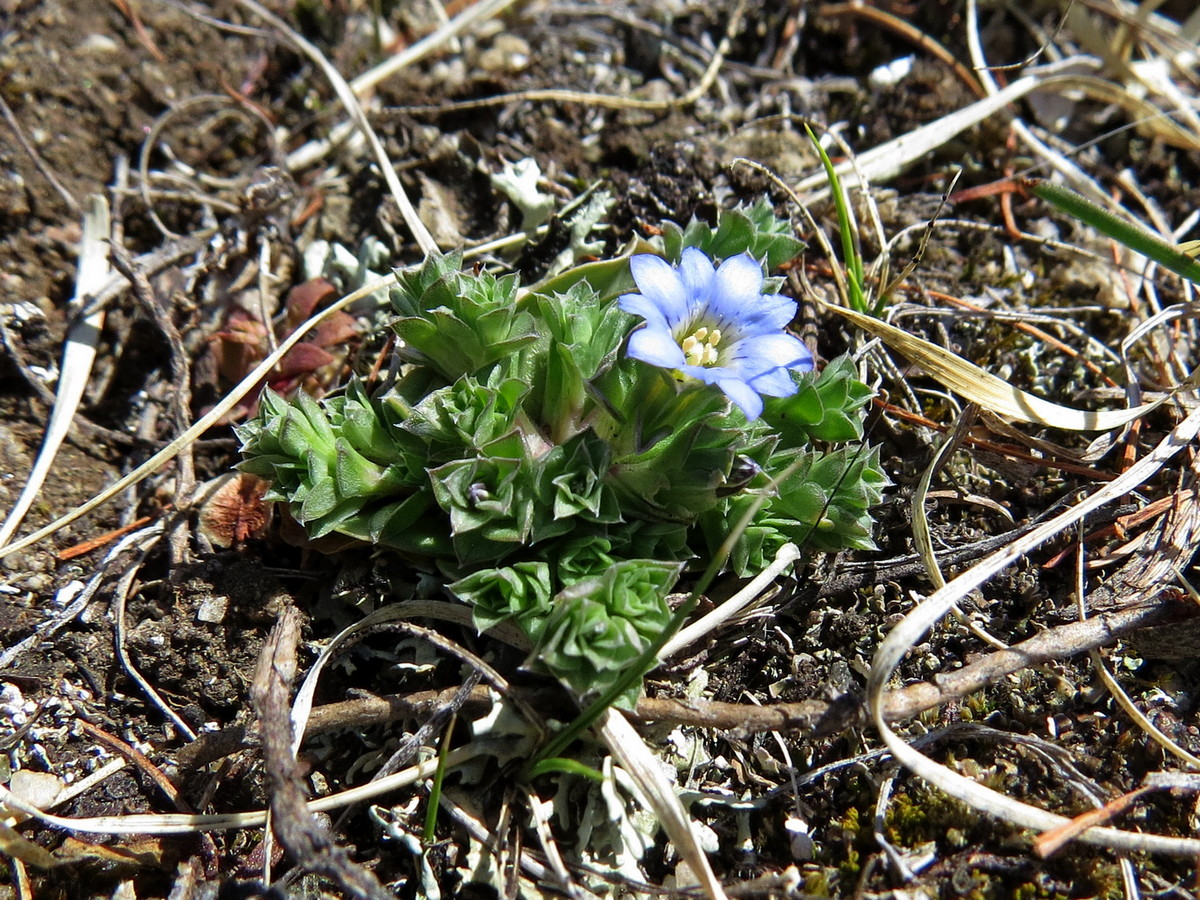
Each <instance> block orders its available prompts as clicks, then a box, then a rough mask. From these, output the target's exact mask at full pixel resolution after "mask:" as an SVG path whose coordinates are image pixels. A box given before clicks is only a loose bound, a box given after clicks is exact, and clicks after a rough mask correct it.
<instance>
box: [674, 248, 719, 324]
mask: <svg viewBox="0 0 1200 900" xmlns="http://www.w3.org/2000/svg"><path fill="white" fill-rule="evenodd" d="M714 274H715V270H714V269H713V264H712V260H710V259H709V258H708V255H707V254H705V253H703V252H701V251H700V250H697V249H696V248H695V247H687V248H685V249H684V251H683V255H682V256H681V257H680V259H679V279H680V280H681V281H682V282H683V288H684V290H685V291H687V295H688V300H689V303H688V306H689V311H690V312H692V313H695V312H696V311H697V310H698V309H700V308H701V307H704V306H707V305H708V303H709V298H710V297H711V296H712V290H713V277H714Z"/></svg>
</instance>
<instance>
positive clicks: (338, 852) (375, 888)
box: [250, 607, 392, 900]
mask: <svg viewBox="0 0 1200 900" xmlns="http://www.w3.org/2000/svg"><path fill="white" fill-rule="evenodd" d="M299 643H300V613H299V612H298V611H297V610H296V608H295V607H288V608H287V609H285V610H284V611H283V613H282V614H281V615H280V617H279V621H278V622H276V624H275V627H274V629H272V631H271V634H270V635H269V636H268V638H267V641H266V643H265V644H264V645H263V649H262V654H261V655H260V656H259V660H258V671H257V672H256V673H255V675H254V684H253V686H252V687H251V689H250V697H251V700H252V701H253V703H254V709H255V711H256V712H257V713H258V717H259V722H260V723H261V729H262V735H263V756H264V758H265V761H266V774H267V780H268V782H269V783H270V785H271V791H270V795H271V813H272V824H273V827H274V832H275V835H276V837H278V838H279V843H281V844H282V845H283V846H284V848H285V849H286V850H287V851H288V852H289V853H290V854H291V856H292V858H293V859H294V860H295V861H296V864H297V865H299V866H301V867H302V868H304V869H305V870H306V871H309V872H314V873H316V874H318V875H321V876H323V877H325V878H328V879H329V880H330V881H332V882H334V883H335V884H336V885H338V887H339V888H341V890H342V891H344V892H345V893H346V895H347V896H350V897H356V898H362V900H390V898H391V896H392V895H391V894H390V893H389V892H388V891H386V890H384V888H383V885H381V884H380V883H379V880H378V879H377V878H376V877H375V876H374V875H372V874H371V873H370V872H368V871H367V870H366V869H364V868H363V867H362V866H360V865H358V864H356V863H355V862H354V861H353V860H351V859H350V857H349V856H348V855H347V853H346V851H345V850H344V849H342V847H340V846H339V845H338V844H337V842H336V841H335V840H334V837H333V835H332V834H331V833H330V832H329V831H328V830H327V829H326V828H325V827H323V826H322V825H321V824H319V823H318V822H317V820H316V819H314V818H313V816H312V814H311V813H310V812H309V811H308V809H307V807H306V806H305V801H306V798H305V796H304V782H303V780H302V779H301V776H300V770H299V765H298V764H297V761H296V757H295V756H294V755H293V754H292V751H291V746H292V723H291V715H290V709H289V707H288V696H289V694H290V693H291V688H292V684H293V682H294V681H295V678H296V647H297V645H298V644H299Z"/></svg>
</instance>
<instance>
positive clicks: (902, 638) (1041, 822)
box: [867, 409, 1200, 857]
mask: <svg viewBox="0 0 1200 900" xmlns="http://www.w3.org/2000/svg"><path fill="white" fill-rule="evenodd" d="M1197 434H1200V409H1198V410H1195V411H1193V412H1192V413H1191V414H1190V415H1188V417H1187V418H1186V419H1184V420H1183V421H1182V422H1181V423H1180V424H1179V425H1178V426H1177V427H1176V428H1175V429H1174V430H1173V431H1172V432H1171V433H1170V434H1168V435H1167V436H1166V437H1165V438H1163V440H1162V442H1161V443H1159V445H1158V446H1157V447H1155V449H1154V450H1153V451H1152V452H1151V453H1150V454H1149V455H1147V456H1146V457H1144V458H1143V459H1141V460H1139V461H1138V462H1137V463H1135V464H1134V465H1133V466H1132V467H1131V468H1129V469H1128V470H1127V471H1126V472H1125V473H1124V474H1122V475H1121V476H1120V477H1119V478H1117V479H1116V480H1115V481H1112V482H1110V483H1108V484H1107V485H1105V486H1104V487H1103V488H1101V489H1099V490H1098V491H1096V493H1094V494H1093V495H1092V496H1090V497H1088V498H1087V499H1086V500H1084V501H1082V502H1081V503H1079V504H1077V505H1076V506H1074V507H1072V508H1070V509H1068V510H1067V511H1065V512H1063V513H1061V514H1060V515H1058V516H1055V517H1054V518H1053V519H1051V520H1050V521H1048V522H1046V523H1044V524H1042V525H1040V526H1038V527H1037V528H1035V529H1033V530H1032V531H1030V532H1029V533H1028V534H1027V535H1025V536H1023V537H1021V538H1018V539H1017V540H1015V541H1013V542H1012V543H1011V544H1010V545H1009V546H1007V547H1004V548H1002V549H1000V550H998V551H996V552H995V553H993V554H991V555H990V556H988V557H987V558H986V559H984V560H982V561H980V562H979V563H977V564H976V565H975V566H973V567H972V568H970V569H968V570H967V571H966V572H964V573H963V574H961V575H959V576H958V577H957V578H955V579H954V580H953V581H951V582H949V583H948V584H947V585H946V586H945V587H943V588H941V589H940V590H937V591H935V592H934V593H932V594H930V595H929V597H928V598H926V599H925V601H924V602H922V603H921V605H920V606H918V607H917V608H916V609H914V610H913V611H912V612H910V613H909V614H908V615H907V616H906V617H905V618H904V619H903V620H902V621H901V622H900V623H899V624H898V625H897V626H896V627H895V628H894V629H893V630H892V632H891V633H890V634H889V635H888V636H887V638H886V639H885V640H884V642H883V643H882V644H881V645H880V647H879V650H878V651H877V653H876V655H875V660H874V662H873V663H872V666H871V674H870V677H869V679H868V682H867V691H868V695H867V706H868V710H869V712H870V715H871V718H872V720H873V721H874V723H875V726H876V728H877V729H878V731H879V733H880V735H881V736H882V738H883V740H884V742H885V743H886V744H887V746H888V749H889V750H891V752H892V754H893V755H894V756H895V757H896V759H897V760H898V761H899V762H901V763H902V764H903V765H905V766H907V767H908V768H909V769H911V770H912V771H913V772H915V773H916V774H918V775H920V776H921V777H922V778H924V779H925V780H926V781H929V782H930V783H932V784H934V785H936V786H937V787H939V788H940V789H941V790H943V791H945V792H946V793H948V794H950V795H951V796H953V797H956V798H957V799H959V800H961V801H963V802H964V803H966V804H968V805H969V806H971V807H973V808H974V809H977V810H979V811H981V812H985V813H988V814H990V815H993V816H995V817H997V818H999V819H1003V820H1005V821H1007V822H1011V823H1012V824H1014V825H1018V826H1021V827H1024V828H1033V829H1036V830H1038V831H1047V830H1050V829H1054V828H1058V827H1059V826H1061V825H1063V824H1065V823H1067V822H1069V821H1070V820H1069V819H1067V818H1066V817H1064V816H1060V815H1056V814H1054V813H1050V812H1047V811H1046V810H1044V809H1039V808H1038V807H1035V806H1030V805H1029V804H1026V803H1022V802H1020V801H1018V800H1015V799H1013V798H1011V797H1008V796H1005V795H1004V794H1001V793H999V792H997V791H994V790H992V789H990V788H986V787H984V786H983V785H980V784H979V783H977V782H975V781H973V780H972V779H970V778H967V777H965V776H963V775H960V774H958V773H957V772H954V771H952V770H950V769H948V768H946V767H945V766H942V765H939V764H938V763H936V762H934V761H933V760H932V759H930V758H929V757H927V756H925V755H924V754H922V753H920V752H919V751H917V750H915V749H914V748H913V747H911V746H909V745H908V744H907V743H906V742H905V741H904V740H903V739H902V738H901V737H900V736H899V735H897V734H896V733H895V732H894V731H893V730H892V729H891V728H890V727H889V725H888V723H887V721H886V713H885V705H884V698H885V694H886V690H885V689H886V686H887V683H888V681H889V680H890V679H891V677H892V673H893V672H894V671H895V669H896V667H897V666H898V665H899V663H900V661H901V659H902V658H903V657H904V655H905V654H906V653H907V652H908V651H909V650H910V649H911V648H912V647H914V646H915V645H916V644H917V643H919V642H920V640H921V639H922V637H923V636H924V635H925V634H926V633H927V632H928V631H929V630H930V629H931V628H932V627H933V625H934V624H935V623H936V622H937V621H938V620H939V619H941V618H942V617H943V616H944V615H946V613H947V612H949V610H950V609H951V608H952V607H953V606H954V604H955V603H957V602H958V601H959V600H961V599H963V598H964V597H966V595H967V594H968V593H970V592H971V591H972V590H974V589H975V588H977V587H979V586H980V585H981V584H983V583H984V582H985V581H987V580H988V579H989V578H991V577H992V576H993V575H995V574H996V573H998V572H1000V571H1001V570H1003V569H1005V568H1006V567H1008V566H1009V565H1011V564H1012V563H1013V562H1015V561H1016V560H1018V559H1020V558H1021V557H1023V556H1025V555H1026V554H1027V553H1029V552H1031V551H1032V550H1034V549H1035V548H1037V547H1039V546H1040V545H1041V544H1043V543H1044V542H1045V541H1047V540H1049V539H1050V538H1052V537H1054V536H1055V535H1058V534H1061V533H1062V532H1063V531H1064V530H1066V529H1068V528H1070V527H1071V526H1072V525H1074V524H1075V523H1076V522H1079V521H1081V520H1082V519H1083V518H1084V517H1085V516H1086V515H1087V514H1088V513H1090V512H1092V511H1094V510H1096V509H1098V508H1100V507H1101V506H1103V505H1104V504H1106V503H1110V502H1112V501H1113V500H1115V499H1117V498H1119V497H1122V496H1124V495H1125V494H1126V493H1128V492H1130V491H1132V490H1134V489H1135V488H1137V487H1138V486H1139V485H1141V484H1143V483H1145V482H1146V481H1147V480H1149V479H1150V478H1151V477H1153V476H1154V475H1155V474H1157V473H1158V472H1159V471H1160V470H1161V469H1162V467H1163V466H1164V465H1165V464H1166V462H1167V461H1168V460H1170V459H1171V458H1172V457H1174V456H1175V455H1176V454H1177V453H1179V452H1180V451H1181V450H1183V449H1184V448H1185V447H1187V446H1189V445H1190V444H1191V442H1192V441H1193V440H1194V439H1195V438H1196V436H1197ZM1079 840H1081V841H1084V842H1086V843H1090V844H1096V845H1099V846H1103V847H1109V848H1112V849H1115V850H1124V851H1139V852H1150V853H1163V854H1170V855H1175V856H1191V857H1195V856H1197V855H1200V840H1198V839H1189V838H1174V837H1167V836H1164V835H1152V834H1134V833H1130V832H1125V831H1120V830H1117V829H1114V828H1099V827H1097V828H1090V829H1088V830H1087V831H1084V832H1083V833H1082V834H1081V835H1080V836H1079Z"/></svg>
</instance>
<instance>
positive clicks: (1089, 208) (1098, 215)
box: [1021, 179, 1200, 285]
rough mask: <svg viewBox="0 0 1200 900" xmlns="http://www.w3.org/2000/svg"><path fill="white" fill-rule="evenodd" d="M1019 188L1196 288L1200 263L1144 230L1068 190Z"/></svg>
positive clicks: (1039, 185)
mask: <svg viewBox="0 0 1200 900" xmlns="http://www.w3.org/2000/svg"><path fill="white" fill-rule="evenodd" d="M1021 185H1022V186H1023V187H1025V188H1027V189H1028V190H1029V191H1030V192H1031V193H1033V194H1034V195H1035V196H1037V197H1040V198H1041V199H1043V200H1045V201H1046V202H1047V203H1052V204H1054V205H1055V206H1057V207H1058V208H1059V209H1061V210H1062V211H1063V212H1065V213H1068V214H1070V215H1072V216H1074V217H1075V218H1077V219H1079V220H1080V221H1081V222H1086V223H1087V224H1088V225H1091V226H1092V227H1093V228H1095V229H1096V230H1097V231H1099V232H1100V233H1101V234H1106V235H1108V236H1109V237H1110V238H1112V239H1113V240H1115V241H1119V242H1120V243H1122V244H1124V245H1125V246H1126V247H1128V248H1129V249H1130V250H1133V251H1135V252H1137V253H1140V254H1142V256H1145V257H1147V258H1149V259H1152V260H1154V261H1155V262H1156V263H1158V264H1159V265H1160V266H1163V267H1164V268H1167V269H1170V270H1171V271H1172V272H1174V273H1175V274H1176V275H1179V276H1181V277H1183V278H1186V279H1187V280H1188V281H1190V282H1192V284H1196V285H1200V262H1197V261H1196V260H1194V259H1192V258H1191V257H1190V256H1188V255H1187V254H1186V253H1183V252H1181V251H1180V250H1179V248H1177V247H1176V246H1175V245H1174V244H1171V243H1168V242H1167V241H1165V240H1163V239H1162V238H1161V237H1159V236H1158V235H1156V234H1154V233H1152V232H1150V231H1149V230H1147V229H1146V228H1143V227H1142V226H1140V225H1136V224H1134V223H1132V222H1129V221H1127V220H1126V219H1123V218H1121V217H1120V216H1116V215H1113V214H1112V213H1110V212H1109V211H1108V210H1107V209H1105V208H1104V207H1102V206H1100V205H1099V204H1096V203H1093V202H1092V201H1091V200H1089V199H1087V198H1086V197H1084V196H1082V195H1081V194H1077V193H1075V192H1074V191H1073V190H1071V189H1070V188H1065V187H1062V186H1060V185H1057V184H1051V183H1050V182H1049V181H1042V180H1040V179H1025V180H1023V181H1021Z"/></svg>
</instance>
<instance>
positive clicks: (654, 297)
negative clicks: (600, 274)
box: [626, 253, 691, 330]
mask: <svg viewBox="0 0 1200 900" xmlns="http://www.w3.org/2000/svg"><path fill="white" fill-rule="evenodd" d="M629 271H630V272H631V273H632V275H633V280H634V282H635V283H636V284H637V286H638V290H639V291H641V292H642V296H644V297H645V298H646V299H647V300H649V301H650V302H651V303H653V304H654V305H655V306H657V307H658V308H659V310H660V311H661V312H662V314H663V315H664V316H665V317H666V320H667V324H668V325H670V326H671V328H672V330H673V329H675V328H677V327H678V326H679V325H681V324H682V323H683V321H684V319H685V318H687V315H688V313H689V312H690V309H691V303H690V300H691V298H690V297H689V296H688V294H687V290H686V289H685V288H684V284H683V280H682V279H681V278H680V277H679V273H678V272H677V271H676V270H675V269H674V268H672V267H671V265H670V264H669V263H668V262H667V261H666V260H665V259H662V258H661V257H658V256H654V255H652V254H650V253H639V254H638V255H637V256H634V257H631V258H630V260H629ZM626 296H629V295H628V294H627V295H626Z"/></svg>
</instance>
